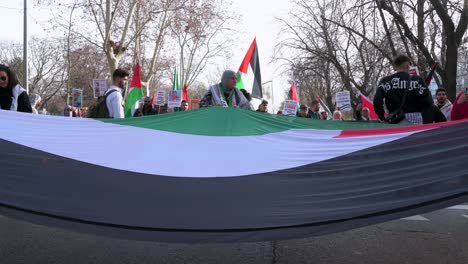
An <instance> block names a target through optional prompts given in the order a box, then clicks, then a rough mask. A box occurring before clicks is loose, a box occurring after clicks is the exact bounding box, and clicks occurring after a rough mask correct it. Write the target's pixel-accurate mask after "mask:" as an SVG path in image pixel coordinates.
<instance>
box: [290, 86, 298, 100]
mask: <svg viewBox="0 0 468 264" xmlns="http://www.w3.org/2000/svg"><path fill="white" fill-rule="evenodd" d="M289 99H290V100H293V101H296V102H297V101H299V99H298V98H297V92H296V82H292V84H291V87H289Z"/></svg>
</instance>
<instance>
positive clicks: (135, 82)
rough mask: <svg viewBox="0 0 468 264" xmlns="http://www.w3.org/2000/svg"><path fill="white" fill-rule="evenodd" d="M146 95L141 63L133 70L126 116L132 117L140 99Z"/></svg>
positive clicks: (126, 104) (126, 103)
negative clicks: (142, 82)
mask: <svg viewBox="0 0 468 264" xmlns="http://www.w3.org/2000/svg"><path fill="white" fill-rule="evenodd" d="M143 96H144V94H143V89H142V85H141V72H140V64H138V63H137V64H136V65H135V69H134V71H133V77H132V82H131V83H130V90H129V91H128V95H127V100H126V102H125V112H124V114H125V118H127V117H132V116H133V113H135V110H136V109H138V107H139V104H138V101H139V100H140V99H141V98H142V97H143Z"/></svg>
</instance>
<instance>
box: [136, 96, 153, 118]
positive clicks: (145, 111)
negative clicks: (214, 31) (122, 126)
mask: <svg viewBox="0 0 468 264" xmlns="http://www.w3.org/2000/svg"><path fill="white" fill-rule="evenodd" d="M157 114H158V111H157V110H156V109H154V108H153V106H152V105H151V97H148V96H147V97H145V98H144V100H143V104H140V107H139V108H138V109H137V110H136V111H135V113H133V116H134V117H137V116H148V115H157Z"/></svg>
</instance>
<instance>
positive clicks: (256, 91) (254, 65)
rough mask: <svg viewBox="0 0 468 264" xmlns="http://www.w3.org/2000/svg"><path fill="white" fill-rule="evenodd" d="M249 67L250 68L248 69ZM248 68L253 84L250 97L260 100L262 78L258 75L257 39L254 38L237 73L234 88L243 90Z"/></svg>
mask: <svg viewBox="0 0 468 264" xmlns="http://www.w3.org/2000/svg"><path fill="white" fill-rule="evenodd" d="M249 65H250V67H249ZM249 68H250V70H251V72H252V75H253V84H252V93H251V94H252V96H253V97H255V98H259V99H260V98H262V97H263V91H262V76H261V74H260V60H259V59H258V49H257V38H254V40H253V41H252V44H250V47H249V50H248V51H247V53H246V54H245V57H244V60H242V63H241V65H240V67H239V70H238V71H237V83H236V87H237V88H238V89H245V88H246V87H245V85H244V80H243V79H245V78H246V76H247V75H250V74H248V72H250V71H249Z"/></svg>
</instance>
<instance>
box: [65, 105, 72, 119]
mask: <svg viewBox="0 0 468 264" xmlns="http://www.w3.org/2000/svg"><path fill="white" fill-rule="evenodd" d="M72 115H73V107H72V106H71V105H66V106H65V108H64V109H63V116H67V117H72Z"/></svg>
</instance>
